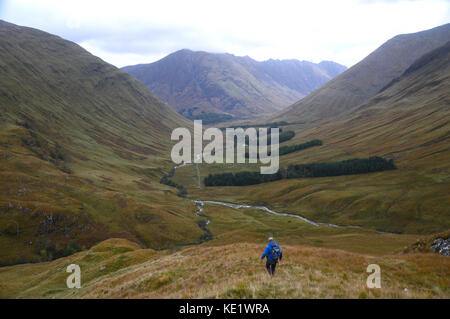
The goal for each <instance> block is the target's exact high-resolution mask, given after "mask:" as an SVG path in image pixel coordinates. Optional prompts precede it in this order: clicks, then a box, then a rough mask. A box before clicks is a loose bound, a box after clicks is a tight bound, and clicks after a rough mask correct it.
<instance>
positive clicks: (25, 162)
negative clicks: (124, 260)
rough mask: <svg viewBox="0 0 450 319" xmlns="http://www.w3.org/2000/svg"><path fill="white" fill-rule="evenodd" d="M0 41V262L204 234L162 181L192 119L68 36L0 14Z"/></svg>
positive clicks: (166, 241) (165, 243)
mask: <svg viewBox="0 0 450 319" xmlns="http://www.w3.org/2000/svg"><path fill="white" fill-rule="evenodd" d="M0 43H1V45H0V69H1V70H2V71H1V73H0V265H5V264H11V263H20V262H29V261H42V260H46V259H51V258H55V257H59V256H62V255H67V254H70V253H73V252H74V251H77V250H79V249H82V248H84V247H90V246H92V245H93V244H95V243H97V242H98V241H100V240H104V239H106V238H109V237H124V238H128V239H131V240H134V241H136V242H138V243H140V244H141V245H143V246H146V247H154V248H161V247H167V246H169V245H172V244H174V243H183V242H193V241H195V240H196V239H197V238H198V237H199V236H201V235H202V232H201V230H200V229H199V228H198V226H197V219H196V218H195V216H192V214H191V211H190V210H189V211H186V209H185V208H186V207H190V206H192V210H193V209H194V207H195V206H194V205H190V204H186V202H185V201H184V200H181V199H179V198H178V197H177V196H176V190H174V189H173V188H171V187H167V186H164V185H161V184H160V183H159V179H160V178H161V176H162V175H163V174H165V173H166V172H167V171H168V170H169V169H170V168H171V166H172V163H171V161H170V159H169V154H170V147H171V145H172V143H171V141H170V132H171V130H172V129H173V128H174V127H178V126H184V127H189V126H190V125H191V123H190V122H189V121H187V120H185V119H184V118H183V117H181V116H180V115H178V114H177V113H176V112H175V111H173V110H172V109H171V108H169V107H168V106H167V105H165V104H164V103H162V102H160V101H159V100H158V99H157V98H156V97H155V96H153V95H152V94H151V93H150V92H149V91H148V89H147V88H146V87H145V86H144V85H143V84H142V83H140V82H139V81H138V80H136V79H134V78H133V77H131V76H130V75H128V74H127V73H125V72H123V71H121V70H119V69H117V68H115V67H114V66H112V65H109V64H107V63H105V62H103V61H102V60H100V59H99V58H97V57H95V56H93V55H91V54H90V53H89V52H87V51H85V50H84V49H82V48H81V47H80V46H78V45H76V44H74V43H72V42H69V41H66V40H63V39H61V38H59V37H57V36H54V35H51V34H48V33H45V32H42V31H39V30H35V29H31V28H25V27H20V26H17V25H13V24H10V23H7V22H4V21H0Z"/></svg>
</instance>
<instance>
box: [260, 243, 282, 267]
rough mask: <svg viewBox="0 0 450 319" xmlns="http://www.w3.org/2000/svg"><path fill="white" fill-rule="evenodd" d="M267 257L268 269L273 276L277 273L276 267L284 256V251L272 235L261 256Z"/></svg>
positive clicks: (262, 257)
mask: <svg viewBox="0 0 450 319" xmlns="http://www.w3.org/2000/svg"><path fill="white" fill-rule="evenodd" d="M264 257H267V261H266V269H267V272H268V273H269V275H271V276H273V275H274V274H275V267H276V266H277V262H278V261H281V259H282V258H283V252H282V251H281V248H280V246H278V244H277V243H276V242H275V240H273V238H272V237H270V238H269V244H268V245H267V247H266V249H265V250H264V253H263V254H262V256H261V259H264Z"/></svg>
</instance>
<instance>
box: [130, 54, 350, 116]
mask: <svg viewBox="0 0 450 319" xmlns="http://www.w3.org/2000/svg"><path fill="white" fill-rule="evenodd" d="M123 70H124V71H126V72H128V73H130V74H131V75H133V76H135V77H136V78H137V79H139V80H141V81H142V82H143V83H144V84H145V85H146V86H147V87H148V88H149V89H150V90H151V91H152V92H153V93H154V94H156V95H157V96H158V97H160V98H161V99H162V100H163V101H165V102H167V103H168V104H169V105H171V106H173V107H174V108H175V109H176V110H177V111H178V112H179V113H180V114H183V115H185V116H188V117H193V116H196V115H199V114H202V113H203V114H205V113H212V114H214V113H219V114H228V115H231V116H236V117H240V118H245V117H249V116H251V117H255V116H262V115H267V114H270V113H273V112H276V111H279V110H281V109H283V108H284V107H286V106H288V105H290V104H292V103H293V102H294V101H296V100H298V99H299V98H301V97H303V96H305V95H306V94H308V93H310V92H311V91H313V90H314V89H316V88H318V87H319V86H321V85H322V84H324V83H325V82H327V81H328V80H330V79H331V78H333V77H334V76H336V75H337V74H339V73H340V72H342V71H344V70H345V67H344V66H342V65H339V64H337V63H334V62H322V63H319V64H314V63H311V62H305V61H303V62H302V61H297V60H268V61H264V62H257V61H255V60H253V59H251V58H250V57H236V56H234V55H231V54H212V53H207V52H193V51H190V50H180V51H177V52H175V53H172V54H170V55H169V56H167V57H165V58H163V59H161V60H159V61H157V62H154V63H150V64H141V65H135V66H128V67H124V68H123Z"/></svg>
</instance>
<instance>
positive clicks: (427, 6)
mask: <svg viewBox="0 0 450 319" xmlns="http://www.w3.org/2000/svg"><path fill="white" fill-rule="evenodd" d="M0 1H1V0H0ZM0 9H1V11H0V18H2V19H5V20H7V21H9V22H12V23H17V24H20V25H26V26H31V27H35V28H38V29H42V30H44V31H47V32H50V33H54V34H57V35H59V36H61V37H63V38H66V39H68V40H71V41H74V42H77V43H78V44H80V45H82V46H83V47H84V48H86V49H87V50H89V51H90V52H92V53H93V54H95V55H97V56H99V57H101V58H102V59H104V60H105V61H107V62H109V63H112V64H114V65H116V66H119V67H121V66H124V65H131V64H137V63H149V62H153V61H155V59H159V58H161V57H163V56H165V55H167V54H169V53H171V52H173V51H176V50H178V49H182V48H189V49H193V50H204V51H210V52H229V53H233V54H236V55H249V56H251V57H252V58H255V59H258V60H264V59H269V58H278V59H283V58H295V59H301V60H310V61H314V62H319V61H321V60H333V61H336V62H339V63H342V64H345V65H347V66H351V65H353V64H355V63H356V62H358V61H359V60H360V59H362V58H364V57H365V56H366V55H368V54H369V53H370V52H371V51H372V50H374V49H376V48H377V47H378V46H379V45H381V44H382V43H383V42H385V41H386V40H388V39H389V38H391V37H393V36H395V35H396V34H399V33H410V32H416V31H420V30H424V29H428V28H431V27H434V26H437V25H440V24H444V23H446V22H448V21H449V17H450V4H449V3H448V1H443V0H435V1H433V0H427V1H423V0H416V1H393V2H392V1H370V0H364V1H356V0H348V1H331V0H329V1H325V0H322V1H308V2H306V1H277V2H274V1H267V0H259V1H251V0H246V1H237V0H228V1H220V2H219V1H211V0H207V1H206V0H205V1H203V0H190V1H184V0H177V1H169V0H166V1H157V2H156V1H137V0H127V1H126V2H123V1H85V0H79V1H56V0H41V1H29V0H14V1H6V2H5V3H3V7H0Z"/></svg>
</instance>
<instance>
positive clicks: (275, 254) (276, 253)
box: [271, 245, 281, 262]
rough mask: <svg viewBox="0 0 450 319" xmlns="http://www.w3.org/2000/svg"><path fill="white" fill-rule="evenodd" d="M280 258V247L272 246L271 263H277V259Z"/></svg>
mask: <svg viewBox="0 0 450 319" xmlns="http://www.w3.org/2000/svg"><path fill="white" fill-rule="evenodd" d="M280 256H281V249H280V247H278V246H275V245H273V246H272V254H271V259H272V262H277V261H278V258H280Z"/></svg>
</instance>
